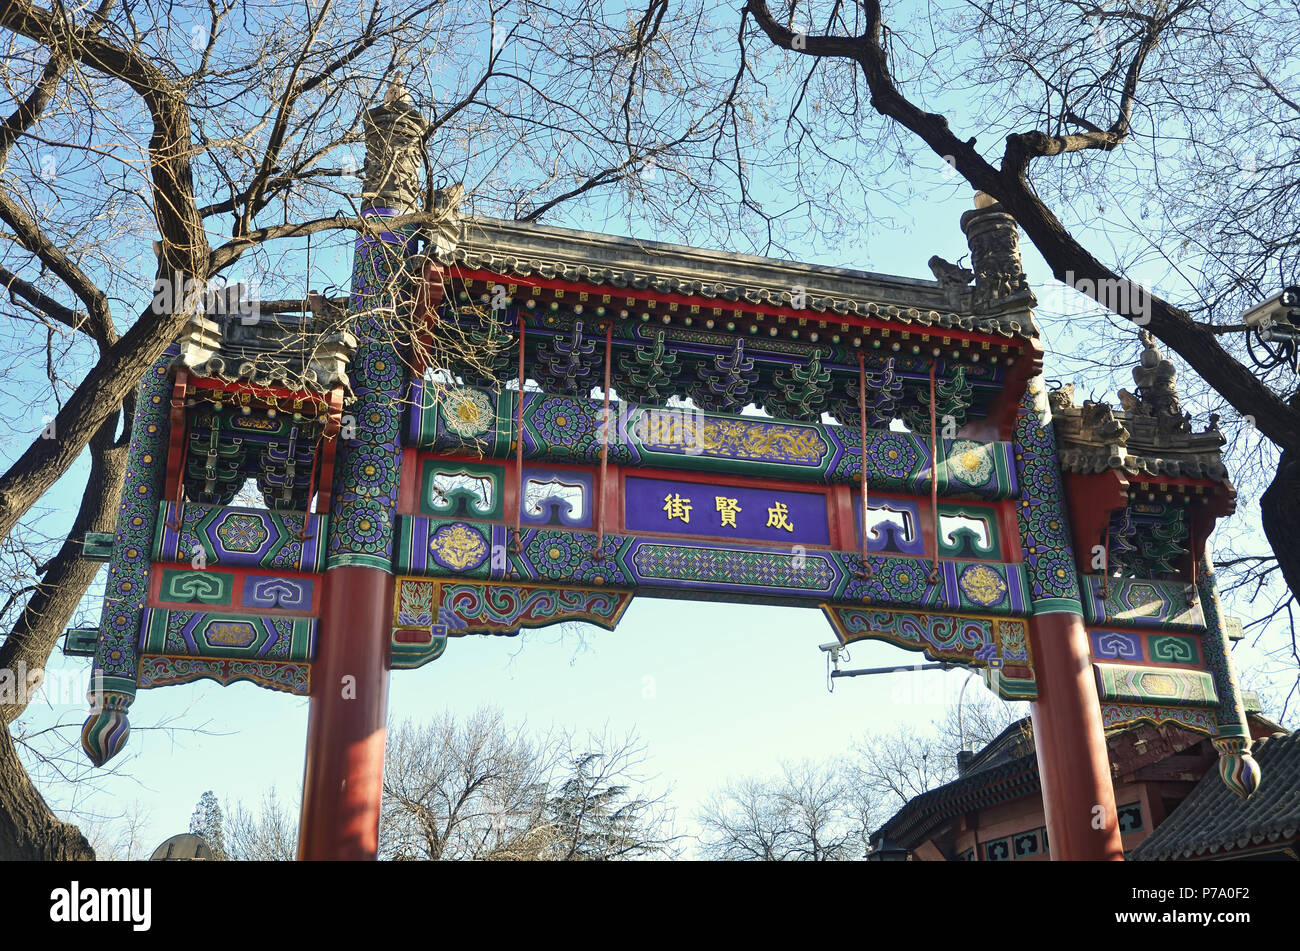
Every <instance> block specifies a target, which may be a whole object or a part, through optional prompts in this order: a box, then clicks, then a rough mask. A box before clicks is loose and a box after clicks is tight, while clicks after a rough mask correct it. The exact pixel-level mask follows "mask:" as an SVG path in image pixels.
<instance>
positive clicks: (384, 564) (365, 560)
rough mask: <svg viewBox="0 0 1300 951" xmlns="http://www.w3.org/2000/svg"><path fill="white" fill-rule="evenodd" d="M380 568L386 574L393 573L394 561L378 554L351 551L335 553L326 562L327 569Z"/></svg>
mask: <svg viewBox="0 0 1300 951" xmlns="http://www.w3.org/2000/svg"><path fill="white" fill-rule="evenodd" d="M348 567H357V568H378V569H379V570H380V571H382V572H383V573H384V574H386V575H391V574H392V573H393V563H392V562H391V561H390V560H388V559H387V558H382V557H380V556H378V555H361V554H356V553H353V552H349V553H347V554H343V555H334V556H333V557H331V558H330V559H329V560H328V561H326V563H325V570H326V571H329V570H331V569H332V568H348Z"/></svg>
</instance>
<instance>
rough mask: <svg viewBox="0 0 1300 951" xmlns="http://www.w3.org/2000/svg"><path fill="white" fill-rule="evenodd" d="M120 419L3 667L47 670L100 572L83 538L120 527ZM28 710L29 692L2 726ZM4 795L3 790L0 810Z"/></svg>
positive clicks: (103, 440) (98, 437)
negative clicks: (85, 554)
mask: <svg viewBox="0 0 1300 951" xmlns="http://www.w3.org/2000/svg"><path fill="white" fill-rule="evenodd" d="M117 421H118V414H117V413H113V414H112V415H110V416H109V417H108V418H107V419H106V420H104V422H103V423H102V424H101V425H100V427H99V429H98V430H97V431H96V432H95V435H94V436H92V437H91V440H90V452H91V456H90V476H89V478H88V479H87V480H86V488H85V490H84V491H83V492H82V495H81V507H80V509H78V511H77V517H76V518H75V519H74V520H73V523H72V529H71V531H70V532H69V534H68V537H67V539H66V540H65V541H64V542H63V546H62V547H61V548H60V549H59V553H58V554H57V555H55V556H54V558H53V559H52V560H51V561H50V562H49V563H48V564H47V565H46V566H45V571H44V572H43V573H42V576H41V580H40V582H39V583H38V584H37V586H36V591H35V592H34V593H33V594H32V596H31V598H30V599H29V600H28V601H27V604H26V606H25V607H24V608H23V613H22V614H21V615H20V616H19V618H18V623H16V624H15V625H14V628H13V630H12V631H10V632H9V636H8V637H7V638H6V639H5V642H4V644H3V645H0V669H4V670H15V671H16V670H19V669H22V670H26V671H29V672H30V671H35V670H44V669H45V664H46V661H48V660H49V657H50V652H51V651H52V650H53V649H54V645H55V644H57V643H58V640H59V636H60V635H61V634H62V633H63V630H64V627H65V626H66V625H67V623H68V620H69V619H70V618H71V617H72V613H73V611H75V610H76V609H77V605H78V604H79V603H80V602H81V598H82V596H83V595H84V594H85V593H86V589H87V588H88V587H90V583H91V582H92V581H94V580H95V575H96V574H98V572H99V562H97V561H89V560H87V559H85V558H82V557H81V546H82V536H83V535H84V534H85V533H86V532H88V531H91V532H111V531H113V529H114V527H115V526H116V524H117V510H118V506H119V505H120V504H121V499H122V483H123V481H124V479H125V477H126V460H127V444H128V443H129V442H130V426H129V425H128V426H127V427H126V432H124V433H123V435H122V438H121V439H119V440H117V441H114V439H113V436H114V434H115V432H116V430H117ZM20 664H21V665H22V667H21V668H20V667H19V665H20ZM26 707H27V697H26V696H25V691H17V692H16V695H15V702H14V703H5V704H0V726H7V725H8V724H10V723H12V722H13V721H14V720H16V719H17V718H18V717H19V716H21V715H22V712H23V710H24V709H26ZM4 795H5V791H4V789H3V787H0V806H2V805H3V800H4Z"/></svg>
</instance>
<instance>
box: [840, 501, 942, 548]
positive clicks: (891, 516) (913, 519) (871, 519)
mask: <svg viewBox="0 0 1300 951" xmlns="http://www.w3.org/2000/svg"><path fill="white" fill-rule="evenodd" d="M920 511H921V507H920V503H918V502H909V501H904V500H902V499H877V500H875V501H872V499H871V498H870V497H869V496H868V498H867V524H869V525H870V526H871V531H869V532H868V533H867V550H868V551H888V552H897V553H899V554H904V555H924V554H925V540H924V539H923V538H922V537H921V516H920ZM853 520H854V525H855V526H856V529H857V532H858V544H859V545H861V544H862V541H861V539H862V496H860V495H858V494H857V490H855V491H854V494H853Z"/></svg>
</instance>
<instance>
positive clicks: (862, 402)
mask: <svg viewBox="0 0 1300 951" xmlns="http://www.w3.org/2000/svg"><path fill="white" fill-rule="evenodd" d="M858 435H859V436H860V438H861V441H862V442H861V445H862V460H861V463H860V469H861V475H862V567H861V568H860V569H859V570H858V575H859V576H861V577H863V578H870V577H871V565H869V564H868V563H867V512H868V511H869V506H868V499H867V496H868V493H869V491H870V490H869V489H868V488H867V361H866V357H865V355H863V354H861V353H859V354H858ZM863 600H866V596H865V595H864V596H863Z"/></svg>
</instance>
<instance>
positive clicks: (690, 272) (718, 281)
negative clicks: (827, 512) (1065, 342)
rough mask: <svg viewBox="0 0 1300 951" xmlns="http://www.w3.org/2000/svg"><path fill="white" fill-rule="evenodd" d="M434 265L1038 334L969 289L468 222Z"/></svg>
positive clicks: (829, 314) (820, 313)
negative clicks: (993, 310) (976, 304)
mask: <svg viewBox="0 0 1300 951" xmlns="http://www.w3.org/2000/svg"><path fill="white" fill-rule="evenodd" d="M433 257H434V259H435V260H436V261H437V262H438V263H440V264H444V265H453V264H454V265H459V266H461V267H464V268H469V269H474V270H485V271H491V272H492V273H494V274H501V275H505V276H517V277H519V278H521V279H527V278H541V279H546V280H564V281H574V282H578V283H587V284H597V285H608V286H609V287H611V288H616V289H619V290H653V291H657V292H659V293H667V294H680V295H683V296H693V297H702V298H705V299H708V300H711V301H716V302H718V304H719V305H721V306H725V305H726V304H733V305H743V304H755V305H758V304H766V305H773V306H780V305H785V306H790V305H791V303H792V301H793V300H794V296H795V291H796V288H798V289H801V294H802V296H803V298H806V304H805V305H804V306H806V307H807V309H808V310H809V311H810V314H809V316H810V317H813V318H815V319H827V320H833V319H834V318H835V317H836V316H837V315H849V314H853V315H856V316H859V317H874V318H877V319H881V320H886V321H898V322H899V323H902V324H910V325H914V326H919V327H924V328H927V329H934V330H965V331H972V332H977V333H985V334H991V335H994V336H998V337H1004V338H1008V339H1025V338H1027V337H1033V336H1037V333H1038V330H1037V328H1036V327H1035V326H1034V325H1033V321H1032V318H1031V317H1029V314H1028V312H1027V311H1025V310H1022V311H1020V312H1018V313H1009V314H1003V315H990V314H984V315H976V314H974V313H972V312H970V310H969V309H968V307H969V305H970V302H971V298H970V295H971V290H970V289H969V288H966V289H957V288H946V287H944V286H941V285H940V284H939V283H938V282H937V281H928V280H917V279H914V278H906V277H896V276H893V275H887V274H877V273H874V272H869V271H856V270H852V269H849V268H836V267H825V266H821V265H815V264H801V263H794V262H790V261H782V260H778V259H775V258H764V257H757V256H755V255H749V254H736V253H724V252H720V251H710V250H705V249H700V248H688V247H684V246H682V245H675V244H666V243H663V242H658V241H644V240H638V239H634V238H624V237H617V236H613V235H604V234H592V233H590V232H586V231H575V230H572V229H569V228H556V227H552V226H549V225H538V224H533V223H522V222H514V221H499V220H496V219H491V218H471V217H467V218H465V219H464V221H463V223H462V233H461V235H460V239H459V241H458V242H457V244H456V246H455V247H454V248H443V249H439V250H437V251H435V252H434V254H433ZM614 293H617V290H616V291H614ZM904 329H905V328H904Z"/></svg>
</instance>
